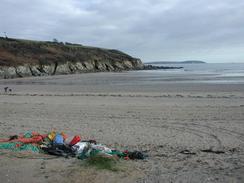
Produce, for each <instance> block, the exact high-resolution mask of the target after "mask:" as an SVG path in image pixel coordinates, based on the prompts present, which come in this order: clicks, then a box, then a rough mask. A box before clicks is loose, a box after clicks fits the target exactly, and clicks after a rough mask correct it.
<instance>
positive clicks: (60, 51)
mask: <svg viewBox="0 0 244 183" xmlns="http://www.w3.org/2000/svg"><path fill="white" fill-rule="evenodd" d="M134 59H135V58H133V57H131V56H130V55H127V54H125V53H123V52H121V51H118V50H114V49H105V48H97V47H90V46H83V45H81V44H72V43H62V42H60V43H59V42H51V41H33V40H22V39H12V38H3V37H0V66H18V65H23V64H51V63H63V62H66V61H70V62H85V61H118V62H121V61H123V60H129V61H133V60H134Z"/></svg>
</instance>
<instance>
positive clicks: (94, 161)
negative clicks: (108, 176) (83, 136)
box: [85, 156, 119, 172]
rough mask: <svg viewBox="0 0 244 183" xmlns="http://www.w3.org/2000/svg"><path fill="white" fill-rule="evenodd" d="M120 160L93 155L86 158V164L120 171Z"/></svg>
mask: <svg viewBox="0 0 244 183" xmlns="http://www.w3.org/2000/svg"><path fill="white" fill-rule="evenodd" d="M118 162H119V161H117V160H115V159H112V158H106V157H102V156H93V157H89V158H88V159H86V162H85V166H91V167H95V168H97V169H100V170H101V169H103V170H110V171H114V172H117V171H119V168H118Z"/></svg>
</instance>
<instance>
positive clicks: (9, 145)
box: [0, 131, 147, 164]
mask: <svg viewBox="0 0 244 183" xmlns="http://www.w3.org/2000/svg"><path fill="white" fill-rule="evenodd" d="M0 150H8V151H13V152H31V153H39V154H45V155H47V154H48V155H52V156H56V157H65V158H77V159H80V160H84V159H87V160H89V162H90V163H95V164H97V162H98V160H100V161H102V162H105V164H109V163H111V162H113V161H114V160H118V159H124V160H135V159H141V160H143V159H145V158H146V157H147V155H146V154H144V153H142V152H140V151H128V150H124V151H120V150H118V149H115V148H110V147H107V146H106V145H104V144H100V143H97V141H96V140H93V139H92V140H91V139H82V138H81V136H79V135H75V136H74V137H73V139H72V140H71V141H68V136H67V135H66V133H64V132H56V131H51V132H50V133H47V134H40V133H37V132H26V133H24V134H18V135H13V136H10V137H9V138H7V139H0ZM1 154H2V153H0V155H1ZM106 159H110V160H106Z"/></svg>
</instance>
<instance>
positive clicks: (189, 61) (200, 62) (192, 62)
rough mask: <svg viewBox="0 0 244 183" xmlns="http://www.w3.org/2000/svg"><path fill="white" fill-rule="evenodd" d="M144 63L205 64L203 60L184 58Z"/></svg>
mask: <svg viewBox="0 0 244 183" xmlns="http://www.w3.org/2000/svg"><path fill="white" fill-rule="evenodd" d="M145 64H206V62H204V61H200V60H186V61H153V62H147V63H145Z"/></svg>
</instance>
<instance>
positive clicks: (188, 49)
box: [0, 0, 244, 62]
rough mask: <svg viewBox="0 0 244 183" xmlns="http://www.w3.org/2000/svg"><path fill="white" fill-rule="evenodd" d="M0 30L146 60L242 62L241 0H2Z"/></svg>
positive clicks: (23, 36)
mask: <svg viewBox="0 0 244 183" xmlns="http://www.w3.org/2000/svg"><path fill="white" fill-rule="evenodd" d="M0 8H1V10H2V11H1V12H0V18H1V24H0V25H1V28H0V31H1V32H4V31H5V32H7V34H8V35H9V36H10V37H11V36H12V37H20V38H26V39H38V40H52V38H57V39H58V40H60V41H68V42H77V43H81V44H87V45H93V46H101V47H108V48H117V49H121V50H123V51H125V52H128V53H129V54H132V55H133V56H136V57H139V58H142V59H143V60H144V61H149V60H177V59H179V60H184V59H202V60H206V61H213V62H221V61H222V62H227V61H230V62H238V61H239V62H241V61H242V62H244V52H243V51H242V50H243V48H244V24H243V19H244V11H243V9H244V2H243V1H242V0H198V1H196V0H134V1H129V0H123V1H121V0H82V1H80V0H52V1H50V0H21V1H19V0H2V1H1V4H0Z"/></svg>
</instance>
